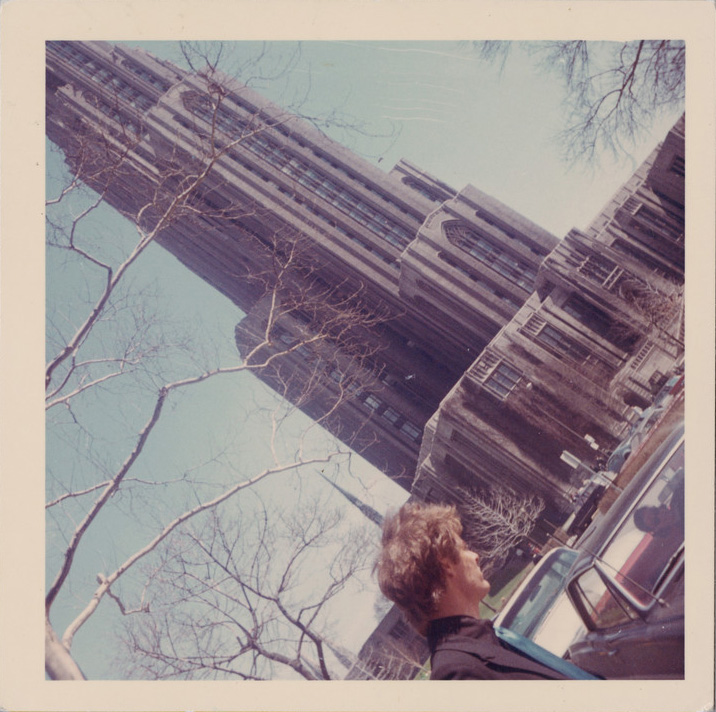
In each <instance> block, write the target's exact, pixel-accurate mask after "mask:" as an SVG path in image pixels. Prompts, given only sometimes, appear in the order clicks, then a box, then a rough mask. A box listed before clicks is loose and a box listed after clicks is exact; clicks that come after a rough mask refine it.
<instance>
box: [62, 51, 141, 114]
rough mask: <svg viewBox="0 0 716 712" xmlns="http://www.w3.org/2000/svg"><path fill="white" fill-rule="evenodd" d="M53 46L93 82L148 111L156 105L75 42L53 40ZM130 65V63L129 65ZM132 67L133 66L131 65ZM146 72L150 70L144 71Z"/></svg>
mask: <svg viewBox="0 0 716 712" xmlns="http://www.w3.org/2000/svg"><path fill="white" fill-rule="evenodd" d="M50 44H51V45H52V48H53V49H55V50H57V51H58V52H59V53H60V54H61V55H62V56H63V57H64V58H65V59H67V60H68V61H70V62H71V63H72V64H73V65H74V66H76V67H77V68H78V69H79V70H80V72H82V73H83V74H85V75H86V76H88V77H89V78H90V79H91V80H92V81H93V82H96V83H97V84H99V85H100V86H102V87H104V88H105V89H106V90H107V91H110V92H112V94H113V95H114V96H116V97H118V98H120V99H122V100H123V101H126V102H127V103H128V104H131V105H132V106H134V107H136V108H137V109H141V110H142V111H147V110H148V109H150V108H151V107H152V106H154V100H153V99H152V98H150V97H148V96H146V95H145V94H143V93H142V92H141V91H140V90H139V89H137V88H136V87H133V86H132V85H131V84H128V83H127V82H125V81H124V80H123V79H121V78H120V77H118V76H117V75H116V74H115V72H113V71H112V70H111V69H109V68H107V67H103V66H102V65H101V64H100V63H99V62H96V61H95V60H94V59H92V58H91V57H90V56H89V55H87V54H85V53H84V52H82V51H81V50H80V49H78V47H77V46H76V44H75V43H73V42H51V43H50ZM128 66H129V65H128ZM129 68H130V69H133V67H131V66H129ZM143 73H144V74H148V72H146V71H144V72H143Z"/></svg>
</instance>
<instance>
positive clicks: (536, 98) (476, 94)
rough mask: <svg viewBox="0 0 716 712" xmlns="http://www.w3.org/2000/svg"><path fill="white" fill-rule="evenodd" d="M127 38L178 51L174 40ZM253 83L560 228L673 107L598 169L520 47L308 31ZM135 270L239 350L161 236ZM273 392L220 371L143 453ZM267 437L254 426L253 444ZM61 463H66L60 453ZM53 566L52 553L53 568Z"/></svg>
mask: <svg viewBox="0 0 716 712" xmlns="http://www.w3.org/2000/svg"><path fill="white" fill-rule="evenodd" d="M128 44H139V45H141V46H142V47H144V48H146V49H149V50H150V51H152V52H153V53H155V54H157V55H159V56H162V57H164V58H168V59H172V60H173V61H176V62H177V63H180V61H181V55H180V53H179V52H178V49H177V47H176V45H175V44H174V43H151V42H150V43H128ZM261 50H262V47H261V45H260V43H242V44H241V45H237V46H234V47H233V48H231V50H230V51H229V52H228V53H227V60H228V61H229V63H230V65H229V66H231V63H239V62H244V63H245V62H246V58H248V57H251V56H256V53H257V52H259V51H261ZM294 50H295V47H294V45H289V44H282V43H274V44H272V45H271V46H269V47H268V48H267V49H266V54H265V56H264V60H263V64H262V67H263V71H264V72H267V73H275V72H277V70H278V69H279V68H280V67H282V66H283V62H284V60H285V59H286V58H290V57H293V56H294ZM252 86H253V87H254V88H255V89H257V90H258V91H260V92H262V93H264V94H265V95H267V96H269V97H270V98H272V99H274V100H275V101H277V102H279V103H291V102H294V101H299V100H300V101H301V103H302V111H304V112H305V113H310V114H312V115H317V116H325V115H326V114H329V113H331V112H332V111H336V110H337V111H338V112H339V113H340V115H341V116H343V117H346V118H347V119H349V123H355V122H356V121H358V122H361V123H363V124H364V125H365V127H366V131H365V133H364V134H361V133H357V132H355V131H352V130H345V129H343V128H341V127H340V126H334V127H333V128H332V129H331V130H330V131H329V134H330V135H332V136H333V137H335V138H337V139H338V140H341V141H343V142H345V143H346V145H348V146H349V147H350V148H351V149H353V150H355V151H356V152H358V153H359V154H361V155H362V156H364V157H365V158H366V159H368V160H370V161H372V162H374V163H377V164H379V165H380V166H381V167H382V168H383V169H384V170H386V171H387V170H389V169H390V168H391V167H392V165H393V164H395V163H396V162H397V161H398V160H399V159H400V158H406V159H408V160H409V161H411V162H412V163H415V164H416V165H417V166H418V167H420V168H422V169H424V170H426V171H428V172H429V173H431V174H433V175H434V176H435V177H437V178H438V179H440V180H442V181H444V182H446V183H448V184H450V185H451V186H452V187H454V188H456V189H461V188H463V187H464V186H465V185H466V184H468V183H471V184H473V185H475V186H476V187H477V188H479V189H480V190H483V191H484V192H486V193H488V194H490V195H492V196H493V197H495V198H497V199H499V200H501V201H502V202H503V203H505V204H507V205H508V206H510V207H511V208H513V209H515V210H517V211H520V212H522V213H523V214H524V215H525V216H526V217H528V218H530V219H531V220H533V221H534V222H536V223H537V224H539V225H540V226H541V227H543V228H545V229H547V230H550V231H551V232H553V233H554V234H555V235H557V236H558V237H561V236H563V235H564V234H565V233H566V232H567V231H568V230H569V229H570V228H571V227H584V226H586V224H587V223H588V222H590V221H591V219H592V218H593V217H594V216H595V215H596V213H597V212H598V210H599V209H600V207H601V206H602V205H604V204H605V203H606V202H607V201H608V200H609V198H610V197H611V195H612V194H613V193H614V192H615V191H616V190H617V188H618V187H619V186H620V185H621V184H622V182H624V180H626V179H627V178H628V177H629V175H631V173H632V172H633V170H634V169H635V168H636V167H637V165H638V163H639V162H640V161H641V160H643V159H644V158H645V157H646V155H647V154H648V153H649V152H650V151H651V150H652V149H653V148H654V146H655V145H656V143H657V142H658V141H659V140H661V138H663V136H664V135H665V133H666V131H667V130H668V128H669V126H670V125H671V124H672V123H673V121H674V120H675V119H676V116H674V117H669V118H668V119H666V120H664V121H663V122H662V123H661V124H660V125H659V127H658V128H656V129H655V131H654V132H653V134H652V135H651V136H650V137H649V138H648V139H646V140H645V141H644V143H643V144H642V145H640V146H638V147H637V148H636V149H635V151H634V155H633V156H632V157H628V158H625V159H624V160H622V161H620V162H619V163H616V164H615V163H612V162H611V161H609V160H607V159H606V158H605V157H602V160H603V164H602V165H601V166H599V167H594V166H592V167H589V168H586V169H585V168H576V167H575V168H571V169H570V168H569V167H568V166H566V165H565V164H564V163H562V162H561V160H560V158H559V147H558V146H557V145H556V144H555V143H554V142H553V141H552V139H553V137H554V135H555V134H556V133H557V132H558V131H559V130H560V129H561V128H562V124H561V120H562V116H563V111H562V109H561V98H562V97H561V90H560V87H559V85H558V83H557V82H556V81H555V80H554V77H552V76H551V75H545V74H543V73H539V72H538V71H536V70H535V69H534V68H533V66H532V65H531V64H530V63H529V62H528V61H527V59H526V57H525V56H523V55H521V54H519V53H516V54H515V56H514V58H513V60H511V61H510V62H508V63H507V65H506V67H505V68H504V70H503V71H502V72H499V71H498V70H497V69H496V68H495V67H492V66H490V65H486V64H485V63H483V62H482V61H481V60H480V59H479V58H478V57H477V55H476V53H475V52H474V50H473V49H472V47H471V46H470V45H469V44H459V43H443V42H439V43H438V42H436V43H405V42H394V43H376V42H305V43H303V44H302V46H301V50H300V56H299V58H298V60H297V62H296V64H295V66H294V68H293V70H292V72H291V73H290V74H289V75H287V76H285V77H281V78H279V79H276V80H274V81H266V80H260V79H257V80H254V81H252ZM104 219H105V224H104V225H103V226H102V227H103V229H105V230H107V231H108V232H114V231H118V230H124V231H128V233H130V238H129V239H131V229H130V228H128V227H127V226H124V227H120V226H119V224H118V222H115V219H114V218H112V217H110V216H109V213H107V214H106V216H105V218H104ZM48 267H49V271H48V277H47V290H48V291H47V294H48V303H49V304H50V305H53V304H54V306H55V308H57V307H59V308H60V309H64V305H65V303H66V302H69V299H70V295H69V293H68V290H69V292H74V291H76V287H77V285H76V284H74V283H69V284H68V282H67V281H66V276H67V275H66V274H64V278H65V281H62V280H63V273H61V272H59V271H57V272H56V271H54V269H53V263H52V262H50V263H49V265H48ZM134 279H136V280H137V282H138V283H145V284H147V285H150V286H151V287H152V288H153V289H155V290H156V291H157V292H158V293H159V294H160V295H161V297H160V302H159V303H160V305H161V306H160V309H161V310H162V313H163V314H165V316H166V317H167V318H169V319H174V320H176V321H177V322H179V323H182V324H184V325H185V326H186V325H188V326H189V328H190V330H191V331H192V333H193V334H194V338H195V339H196V342H197V349H198V348H200V344H201V340H202V339H206V343H207V344H209V343H211V344H212V346H213V344H216V343H219V344H220V347H219V348H220V349H221V350H222V351H223V353H224V357H227V356H231V355H233V353H232V351H231V350H232V349H233V348H234V347H233V329H234V326H235V324H236V323H237V321H238V320H239V319H240V318H241V316H242V315H241V313H240V311H239V310H238V309H237V308H236V307H235V306H234V305H233V304H231V303H230V302H229V301H228V300H227V299H226V298H224V297H223V296H221V295H220V294H218V293H217V292H215V291H214V290H213V289H211V288H210V287H209V286H208V285H206V284H205V283H204V282H202V281H201V280H200V279H198V278H197V277H195V276H194V275H193V274H191V273H190V272H188V271H187V270H186V269H185V268H184V267H182V266H181V265H179V263H178V262H177V261H176V260H175V259H174V258H172V257H171V256H170V255H168V254H167V253H165V252H164V251H163V250H161V248H158V247H153V248H152V249H151V250H150V251H149V253H148V254H147V255H146V256H145V257H144V258H143V259H142V261H141V264H138V265H137V269H136V270H135V272H134ZM70 320H71V317H70ZM270 400H271V397H270V396H267V395H266V391H265V389H264V388H263V387H262V386H260V385H256V382H255V381H254V380H253V379H252V378H246V377H241V378H239V379H234V380H232V381H231V382H228V380H227V379H224V380H223V381H222V382H221V383H219V382H216V383H213V384H212V383H209V384H207V385H206V386H205V387H203V388H202V389H201V390H197V391H196V392H195V393H192V394H191V395H187V396H186V397H184V398H183V399H182V407H183V412H186V413H188V415H187V416H186V418H185V419H184V420H183V421H182V420H181V419H180V416H179V415H178V414H177V415H176V416H174V415H173V414H172V416H171V417H172V418H175V419H176V420H175V424H174V427H173V428H172V429H171V430H170V429H169V428H165V429H164V431H165V432H164V435H162V434H159V435H160V437H159V438H158V439H157V441H156V442H155V443H153V444H152V447H151V449H150V450H148V452H147V456H146V458H143V462H142V469H141V471H145V472H151V471H152V470H153V469H154V470H157V469H162V468H166V469H168V468H169V467H171V466H176V467H177V468H179V469H181V467H182V466H185V463H186V462H187V461H192V460H195V461H199V460H200V459H201V457H202V455H203V453H205V452H208V451H209V450H210V448H211V446H212V445H213V444H214V443H215V441H216V439H218V438H219V436H220V434H221V433H222V431H223V430H225V429H226V428H227V427H228V425H229V424H230V423H232V422H233V421H236V420H238V419H240V418H245V417H246V413H247V404H249V405H250V404H251V403H256V404H257V407H258V405H260V404H263V403H266V402H269V401H270ZM237 404H241V406H240V407H239V405H237ZM245 422H246V425H245V428H251V427H258V425H257V423H256V422H252V421H245ZM260 439H261V435H260V431H257V433H256V436H255V442H260ZM53 447H55V446H53V440H52V438H49V439H48V463H50V464H51V466H52V462H51V461H52V457H53V456H55V454H57V453H59V445H57V446H56V448H57V449H54V450H53ZM243 456H244V457H246V453H245V452H244V453H243ZM57 457H60V455H59V454H57ZM253 457H256V459H257V460H258V455H251V456H250V457H249V459H252V458H253ZM54 466H55V468H56V469H58V463H57V462H55V464H54ZM78 467H79V465H78ZM356 469H357V471H359V472H360V474H361V475H362V480H363V486H361V484H360V483H358V482H356V481H355V480H353V479H351V478H350V477H344V479H342V480H341V484H343V485H344V486H345V487H346V488H347V489H351V490H352V491H354V492H356V493H357V494H360V495H361V496H363V497H364V498H365V499H366V500H367V501H369V502H371V503H372V504H373V505H374V506H376V508H377V509H379V510H384V509H385V507H386V506H388V505H391V504H397V503H400V502H401V501H402V500H403V499H404V498H405V497H406V496H407V494H406V493H405V492H404V491H402V490H401V489H400V488H398V487H397V486H395V485H393V484H392V483H391V482H389V481H387V480H386V478H384V477H382V476H381V475H380V473H377V472H375V471H374V470H373V469H372V468H370V467H368V466H359V467H357V468H356ZM365 487H370V490H369V491H366V489H365ZM347 511H349V512H350V511H351V510H350V507H349V508H348V510H347ZM351 516H353V513H351ZM358 516H360V515H358ZM116 524H117V523H116V521H109V522H108V523H107V524H100V523H99V522H98V524H97V525H96V531H95V532H94V533H93V539H92V541H93V542H94V544H93V545H91V546H89V547H88V548H89V549H93V550H92V551H88V552H86V556H87V558H86V560H84V561H78V567H79V568H78V570H82V571H85V572H86V578H87V583H85V584H83V585H81V586H80V585H77V587H76V588H72V589H70V591H69V593H68V595H67V596H65V597H64V598H63V600H62V601H61V604H62V608H61V609H58V610H57V611H56V622H57V628H58V629H59V630H58V632H61V630H62V628H63V625H62V623H65V624H66V622H67V621H68V620H71V618H72V617H73V616H74V615H75V613H76V610H77V606H79V605H83V604H84V602H86V600H87V596H88V594H89V595H91V591H92V590H93V589H94V586H95V584H94V574H95V573H97V571H99V570H105V569H106V568H107V566H111V562H112V560H113V559H114V558H115V557H116V558H119V559H121V556H122V555H123V550H124V549H125V548H126V547H127V546H130V545H129V544H123V543H122V542H119V541H118V540H117V539H116V538H115V537H114V534H113V531H116V529H115V527H116ZM50 531H52V526H51V525H50ZM138 535H139V536H140V538H141V534H140V533H138ZM54 564H56V561H53V559H52V558H51V557H49V556H48V575H50V576H53V575H54V568H53V565H54ZM374 591H375V589H374V588H371V589H370V590H369V592H368V593H365V594H363V595H362V596H361V597H360V601H359V600H358V598H357V594H355V593H353V594H351V597H350V599H347V600H346V602H345V603H344V606H345V607H344V609H343V610H345V611H350V614H346V615H345V624H344V628H343V635H344V637H345V644H347V645H349V646H352V647H354V648H356V649H357V647H359V645H360V643H361V642H362V640H363V639H364V638H365V636H366V635H367V634H368V633H369V632H370V631H371V630H372V627H373V625H374V622H373V621H372V613H373V611H372V600H373V596H374ZM98 614H101V615H103V616H106V617H107V618H106V619H105V620H106V621H108V622H109V623H111V622H113V621H114V620H116V619H115V618H114V615H115V611H114V605H113V604H112V603H111V602H110V601H105V602H103V603H102V605H101V607H100V609H99V611H98ZM109 623H107V624H109ZM106 634H107V629H106V628H105V624H104V623H103V624H102V625H100V620H99V615H98V619H97V620H95V621H90V622H89V623H88V624H87V625H86V628H85V629H83V630H82V631H81V632H80V633H79V634H78V635H77V638H76V640H75V644H74V649H75V652H76V654H77V658H78V660H79V661H80V664H81V665H82V666H83V667H84V668H85V672H86V674H87V675H88V676H90V677H104V676H106V675H108V674H109V668H108V657H107V655H106V654H104V653H103V647H104V644H105V642H106V639H105V637H104V636H106Z"/></svg>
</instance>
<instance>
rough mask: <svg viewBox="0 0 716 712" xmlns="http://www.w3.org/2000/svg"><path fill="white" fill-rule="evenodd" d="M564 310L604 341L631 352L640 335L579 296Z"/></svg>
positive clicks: (564, 306)
mask: <svg viewBox="0 0 716 712" xmlns="http://www.w3.org/2000/svg"><path fill="white" fill-rule="evenodd" d="M562 310H563V311H564V312H565V313H567V314H569V316H571V317H573V318H574V319H576V320H577V321H578V322H579V323H580V324H583V325H584V326H586V327H587V328H588V329H590V330H591V331H593V332H594V333H596V334H598V335H599V336H601V337H602V338H603V339H606V340H607V341H609V342H611V343H612V344H614V345H615V346H618V347H619V348H621V349H623V350H625V351H629V350H630V349H631V348H632V347H633V346H634V345H635V343H636V342H637V341H638V339H639V335H638V334H637V333H636V332H635V331H633V330H632V329H630V328H629V327H628V326H626V325H625V324H619V323H617V322H615V321H614V320H613V319H612V318H611V317H610V316H609V315H608V314H607V313H606V312H604V311H602V310H601V309H600V308H599V307H596V306H594V304H591V303H590V302H588V301H587V300H586V299H584V298H583V297H581V296H580V295H578V294H572V295H571V296H570V297H569V299H567V301H566V302H565V303H564V304H563V305H562Z"/></svg>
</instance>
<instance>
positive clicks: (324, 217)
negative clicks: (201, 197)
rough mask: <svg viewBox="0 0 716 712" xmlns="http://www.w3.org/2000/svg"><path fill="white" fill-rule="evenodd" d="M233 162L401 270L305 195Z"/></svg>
mask: <svg viewBox="0 0 716 712" xmlns="http://www.w3.org/2000/svg"><path fill="white" fill-rule="evenodd" d="M232 158H233V160H235V161H236V162H237V163H239V165H240V166H241V167H242V168H243V169H244V170H245V171H247V172H249V173H255V174H256V175H257V176H259V177H260V178H261V180H263V181H264V183H267V184H268V185H270V186H272V187H273V188H275V189H276V190H277V191H279V193H281V194H282V195H285V196H286V197H288V198H290V199H291V200H293V201H294V202H295V203H298V204H299V205H302V206H303V207H305V208H306V209H307V210H310V211H311V212H312V213H313V214H314V215H316V216H317V217H318V218H320V219H321V220H323V221H324V222H325V223H327V224H328V225H329V226H330V227H331V228H333V229H334V230H337V231H338V232H340V233H341V234H343V235H345V236H346V237H347V238H348V239H349V240H351V241H353V242H355V243H357V244H359V245H360V246H361V248H362V249H364V250H365V251H366V252H370V253H371V254H373V255H375V256H376V257H377V258H378V259H380V260H382V261H383V262H385V263H386V264H387V265H388V266H389V267H390V268H391V269H395V270H399V269H400V265H399V264H398V262H397V259H396V258H395V257H393V256H392V255H387V254H385V253H383V252H381V251H379V250H377V249H375V247H373V246H372V245H370V244H369V243H368V242H366V241H365V240H364V239H362V238H361V237H360V236H358V235H356V234H354V233H352V232H350V231H348V230H346V229H345V228H343V227H341V226H340V225H337V224H336V222H335V220H333V218H332V217H331V216H328V215H326V214H325V213H324V212H322V211H321V210H318V209H317V208H316V206H315V204H312V203H309V202H307V201H306V199H305V198H304V197H303V194H301V193H296V192H295V191H290V190H286V188H284V187H283V186H282V185H279V184H278V183H276V182H275V181H273V180H271V178H270V177H269V175H268V174H267V173H263V172H262V171H259V170H257V169H256V168H255V167H254V166H252V165H249V164H248V163H245V162H243V161H240V160H239V159H238V158H237V157H236V155H234V156H232ZM205 200H206V202H207V203H208V204H209V205H212V201H211V199H209V198H205ZM212 207H217V206H216V205H212Z"/></svg>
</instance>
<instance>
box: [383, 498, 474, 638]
mask: <svg viewBox="0 0 716 712" xmlns="http://www.w3.org/2000/svg"><path fill="white" fill-rule="evenodd" d="M461 534H462V524H461V523H460V518H459V517H458V515H457V511H456V510H455V507H453V506H448V505H438V504H419V503H417V502H415V503H408V504H405V505H403V506H402V507H401V508H400V509H399V510H398V512H396V513H395V514H393V515H392V516H389V517H388V518H386V520H385V523H384V524H383V538H382V550H381V553H380V556H379V558H378V561H377V562H376V565H375V571H376V573H377V577H378V585H379V586H380V590H381V591H382V592H383V595H384V596H385V597H386V598H389V599H390V600H391V601H393V602H394V603H396V604H397V605H398V606H399V607H400V608H401V609H402V610H403V612H404V613H405V614H406V616H407V618H408V620H409V621H410V623H411V624H412V625H413V626H414V627H415V628H416V629H417V630H418V631H419V632H421V633H424V631H425V628H426V626H427V623H428V621H429V620H430V619H431V618H432V617H433V615H434V613H435V609H436V606H437V603H438V601H439V599H440V596H441V595H442V593H443V591H444V590H445V563H446V562H448V561H457V559H458V557H459V552H460V549H461V548H462V546H463V544H462V539H461Z"/></svg>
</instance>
